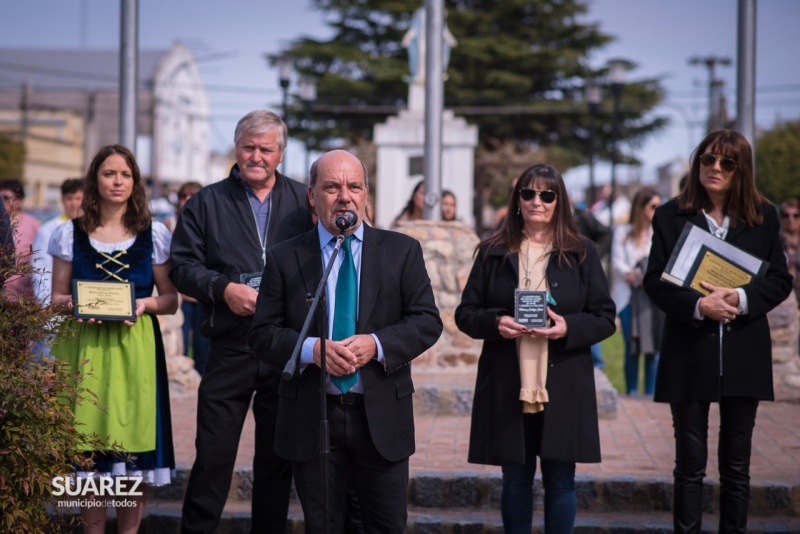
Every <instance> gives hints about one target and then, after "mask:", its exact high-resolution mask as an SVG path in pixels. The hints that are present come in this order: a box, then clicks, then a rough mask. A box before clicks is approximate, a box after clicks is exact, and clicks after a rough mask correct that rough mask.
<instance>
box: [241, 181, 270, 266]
mask: <svg viewBox="0 0 800 534" xmlns="http://www.w3.org/2000/svg"><path fill="white" fill-rule="evenodd" d="M233 176H234V177H235V178H236V179H237V180H239V183H240V184H242V187H244V190H245V192H246V193H247V200H249V201H250V207H251V208H252V209H253V217H254V220H255V222H256V231H257V232H258V239H259V241H260V242H261V259H262V260H264V261H266V250H267V226H268V225H269V212H270V208H271V207H272V191H270V192H269V194H268V195H267V196H266V198H264V201H263V202H262V201H261V199H259V198H258V195H256V193H255V191H253V188H252V187H250V184H248V183H247V182H246V181H244V179H242V177H241V176H239V169H233Z"/></svg>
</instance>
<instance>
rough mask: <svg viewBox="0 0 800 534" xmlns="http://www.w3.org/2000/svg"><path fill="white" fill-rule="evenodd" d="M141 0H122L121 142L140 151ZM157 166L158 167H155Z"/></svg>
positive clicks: (120, 39)
mask: <svg viewBox="0 0 800 534" xmlns="http://www.w3.org/2000/svg"><path fill="white" fill-rule="evenodd" d="M138 25H139V2H138V0H121V3H120V37H119V41H120V43H119V143H120V144H121V145H123V146H125V147H127V148H129V149H130V150H131V152H133V153H134V154H135V153H136V98H137V93H136V89H137V87H136V86H137V83H138V73H139V69H138V59H139V30H138ZM154 170H155V169H154Z"/></svg>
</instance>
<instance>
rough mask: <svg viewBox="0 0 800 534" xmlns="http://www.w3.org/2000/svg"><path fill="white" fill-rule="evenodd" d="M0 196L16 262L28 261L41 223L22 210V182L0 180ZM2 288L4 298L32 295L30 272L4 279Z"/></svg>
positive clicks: (12, 298) (23, 189)
mask: <svg viewBox="0 0 800 534" xmlns="http://www.w3.org/2000/svg"><path fill="white" fill-rule="evenodd" d="M0 197H2V198H3V204H5V208H6V212H7V213H8V215H9V217H10V221H11V228H12V230H11V231H12V234H13V239H14V243H15V250H16V257H17V264H20V263H22V262H29V261H30V260H31V255H32V250H33V240H34V239H35V238H36V232H38V231H39V227H40V226H41V223H40V222H39V221H38V220H36V218H35V217H33V216H32V215H28V214H27V213H25V212H23V211H22V201H23V200H24V199H25V188H24V187H22V182H20V181H19V180H16V179H14V178H8V179H6V180H2V181H0ZM3 290H4V291H5V293H6V298H8V299H9V300H15V299H16V298H18V297H20V296H23V295H24V296H32V295H33V279H32V275H31V273H25V274H18V275H15V276H12V277H10V278H9V279H8V280H6V282H5V285H4V286H3Z"/></svg>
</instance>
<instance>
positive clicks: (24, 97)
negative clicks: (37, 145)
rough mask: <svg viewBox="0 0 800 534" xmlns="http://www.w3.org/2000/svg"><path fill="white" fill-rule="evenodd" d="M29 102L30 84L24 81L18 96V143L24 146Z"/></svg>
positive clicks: (28, 117) (28, 120) (28, 119)
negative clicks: (19, 114) (19, 113)
mask: <svg viewBox="0 0 800 534" xmlns="http://www.w3.org/2000/svg"><path fill="white" fill-rule="evenodd" d="M30 100H31V83H30V82H29V81H27V80H26V81H25V82H23V84H22V94H21V95H20V101H19V110H20V112H21V117H20V137H21V139H20V141H22V143H23V144H25V142H26V140H27V137H28V128H29V126H30V122H31V118H30Z"/></svg>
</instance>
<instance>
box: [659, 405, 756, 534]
mask: <svg viewBox="0 0 800 534" xmlns="http://www.w3.org/2000/svg"><path fill="white" fill-rule="evenodd" d="M709 406H710V403H708V402H691V403H672V404H670V408H671V409H672V424H673V427H674V429H675V471H674V472H673V475H674V477H675V495H674V500H673V520H674V528H675V532H691V533H695V532H696V533H699V532H700V529H701V521H702V513H703V478H704V477H705V475H706V464H707V461H708V409H709ZM757 410H758V400H756V399H745V398H732V397H725V398H723V399H722V400H721V401H720V403H719V414H720V425H719V427H720V428H719V446H718V448H717V458H718V462H719V480H720V502H719V510H720V514H719V532H720V534H722V533H729V532H745V531H746V529H747V504H748V501H749V499H750V451H751V449H752V441H753V427H754V426H755V423H756V412H757Z"/></svg>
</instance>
